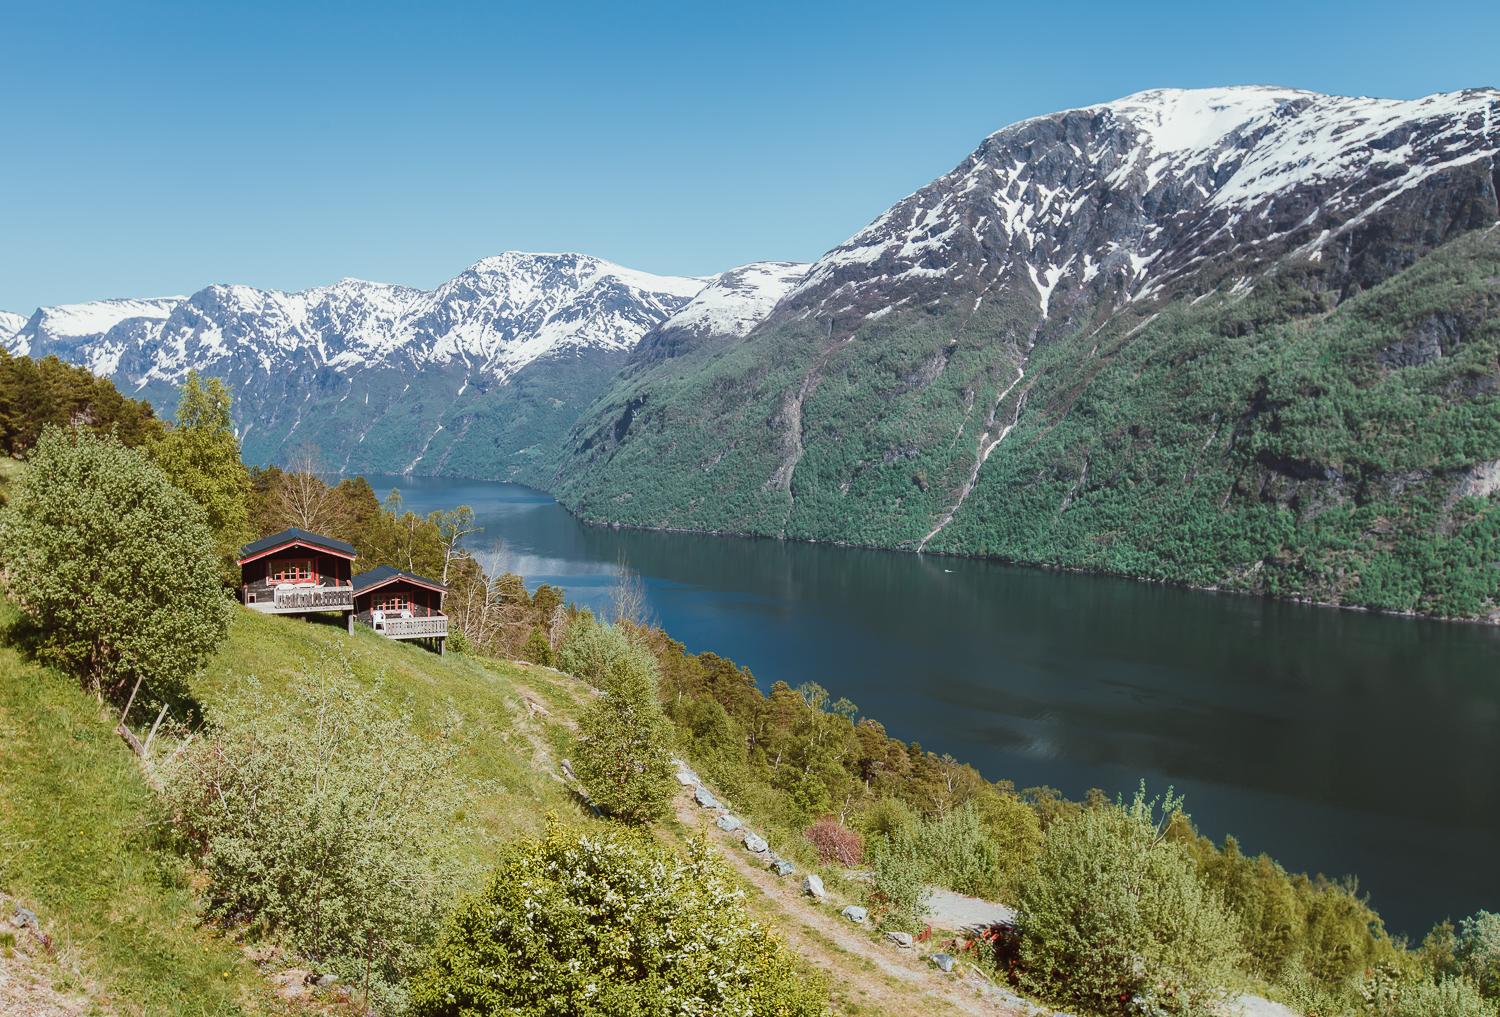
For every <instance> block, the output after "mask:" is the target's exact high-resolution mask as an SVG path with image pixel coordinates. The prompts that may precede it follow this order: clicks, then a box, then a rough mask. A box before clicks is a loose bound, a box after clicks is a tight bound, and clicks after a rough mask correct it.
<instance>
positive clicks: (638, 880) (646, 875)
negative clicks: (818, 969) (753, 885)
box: [411, 822, 827, 1017]
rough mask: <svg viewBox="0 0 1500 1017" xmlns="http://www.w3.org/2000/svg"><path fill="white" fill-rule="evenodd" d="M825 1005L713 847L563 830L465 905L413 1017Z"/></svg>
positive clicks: (793, 1013)
mask: <svg viewBox="0 0 1500 1017" xmlns="http://www.w3.org/2000/svg"><path fill="white" fill-rule="evenodd" d="M826 999H827V994H826V990H825V988H824V986H823V985H822V984H821V981H820V980H819V979H818V978H817V977H815V976H810V975H808V974H807V973H805V972H802V971H799V970H798V969H797V966H796V965H795V964H794V963H793V961H792V958H791V955H790V954H789V953H788V951H787V950H786V948H785V947H784V946H783V945H782V944H781V942H780V941H779V940H778V939H777V938H776V937H775V936H774V935H772V934H770V933H768V932H767V931H766V930H765V929H764V928H762V927H761V926H760V925H759V924H758V923H757V922H755V921H752V920H751V918H750V916H749V915H748V914H747V913H746V910H745V906H744V896H743V893H742V892H741V891H739V890H738V889H736V888H735V885H734V883H733V881H732V880H731V879H730V878H729V876H728V874H727V873H726V872H725V870H724V868H723V863H722V862H720V861H718V860H717V859H716V858H715V857H714V856H713V854H712V853H711V851H710V849H709V848H708V847H707V846H706V845H705V844H704V843H702V842H694V843H693V844H692V845H690V847H689V852H688V857H687V858H686V859H683V858H679V857H677V856H676V855H673V854H671V853H670V852H669V851H668V850H667V849H666V848H664V847H662V846H661V845H659V844H657V843H655V842H653V841H651V840H650V839H648V838H645V837H639V836H629V835H623V834H621V833H619V832H607V833H602V834H601V833H594V832H588V833H583V832H579V831H575V830H569V829H566V828H563V827H561V826H558V825H557V824H556V823H555V822H554V823H552V824H551V825H550V826H549V828H548V831H547V834H546V836H545V838H544V839H542V840H539V841H527V842H525V843H522V844H520V845H519V846H517V847H515V848H514V849H512V850H511V852H510V854H509V857H508V858H507V859H506V860H505V861H504V862H503V863H502V864H501V866H500V867H499V869H498V870H497V871H496V872H495V874H494V875H493V877H492V878H491V879H490V881H489V885H488V886H487V887H486V888H485V890H484V891H483V892H482V893H480V894H478V895H476V896H474V897H472V898H470V899H468V900H465V901H463V902H462V903H460V905H459V906H458V908H457V909H456V910H455V911H454V913H453V915H452V916H451V917H450V918H449V920H448V922H447V924H446V926H445V928H444V930H443V932H442V934H441V936H440V937H439V939H438V942H437V945H436V947H435V949H434V950H433V951H432V956H431V959H430V961H429V962H428V964H427V966H426V968H425V969H423V970H422V971H421V972H420V973H419V974H417V976H416V977H415V978H413V980H412V985H411V1004H412V1012H413V1014H414V1015H416V1017H466V1015H477V1014H502V1013H503V1014H510V1015H514V1017H555V1015H560V1014H568V1015H573V1017H627V1015H628V1017H668V1015H673V1017H675V1015H678V1014H725V1015H741V1017H750V1015H754V1014H774V1015H781V1017H812V1015H818V1014H823V1013H825V1012H826V1009H827V1006H826Z"/></svg>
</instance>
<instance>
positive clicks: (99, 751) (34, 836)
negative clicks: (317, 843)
mask: <svg viewBox="0 0 1500 1017" xmlns="http://www.w3.org/2000/svg"><path fill="white" fill-rule="evenodd" d="M14 619H15V612H14V609H13V608H11V607H10V606H9V605H8V604H4V603H3V602H0V623H3V624H4V625H5V626H7V627H8V626H9V624H10V623H12V622H13V621H14ZM340 652H349V653H351V655H352V657H353V661H354V666H355V671H356V674H358V675H359V676H360V677H361V678H362V679H364V680H367V681H369V682H370V684H371V688H372V691H373V690H378V691H377V692H376V694H379V695H381V696H383V697H385V698H386V699H387V700H388V701H389V702H390V704H391V706H392V707H393V708H402V709H405V710H406V711H407V712H408V713H410V715H411V716H412V718H413V722H414V723H416V724H418V725H419V726H421V727H422V728H424V729H432V728H433V727H434V726H435V725H436V724H438V723H441V722H442V721H444V720H445V719H446V717H447V714H448V709H449V706H450V704H451V705H452V706H453V707H454V708H455V709H457V710H458V711H459V712H460V714H461V716H462V730H463V731H464V732H465V733H466V734H467V736H468V738H469V745H468V748H467V750H466V751H465V752H464V753H463V755H462V756H461V758H460V763H459V765H460V766H461V767H463V769H464V771H465V772H466V774H467V775H468V776H470V777H473V778H474V779H476V780H478V781H480V782H482V786H483V787H484V791H483V793H482V794H481V795H480V797H479V799H478V800H477V801H476V802H475V803H474V805H473V808H472V813H471V815H470V816H469V817H468V818H469V819H470V820H471V821H472V822H473V824H474V828H475V832H476V835H475V836H473V837H471V838H467V843H466V844H464V854H465V858H466V861H468V862H470V863H471V864H473V865H475V866H482V865H484V864H486V863H487V862H488V861H489V860H491V859H492V858H493V856H494V853H495V851H496V850H498V848H499V847H500V845H501V844H502V842H504V841H507V840H510V839H512V838H514V837H516V836H518V835H520V834H524V833H528V832H533V831H535V830H537V829H538V828H539V827H540V826H541V824H542V822H543V820H544V817H545V815H546V813H547V812H548V811H549V810H551V811H557V812H559V813H560V814H562V815H564V816H568V817H572V818H577V817H578V815H579V813H578V810H577V808H576V807H575V806H574V805H573V804H572V802H571V800H570V797H569V795H568V794H567V792H566V791H565V790H564V789H563V787H562V786H561V785H560V784H559V783H557V782H556V781H555V780H554V779H553V778H552V777H551V776H550V774H552V773H555V772H556V767H555V766H553V765H550V764H549V763H548V759H549V758H550V757H553V756H555V752H554V751H553V745H552V744H549V743H551V742H555V741H556V740H557V739H558V738H560V737H561V735H560V734H559V733H558V732H557V731H556V730H555V729H553V728H549V727H547V726H543V725H536V724H529V723H525V722H524V718H525V717H526V716H527V715H528V712H529V711H528V709H527V707H526V705H525V703H524V700H523V698H522V697H523V695H525V696H529V697H530V698H531V699H532V700H533V701H534V702H536V703H537V704H538V705H540V706H542V707H543V708H544V709H546V710H548V711H550V712H554V713H556V714H559V715H562V714H566V713H568V712H571V711H572V710H573V709H574V706H573V701H572V697H571V694H570V693H569V692H568V685H569V683H568V682H567V680H565V679H562V678H561V677H560V676H557V675H554V674H550V673H548V672H544V671H541V670H540V669H538V670H534V671H524V670H523V669H522V668H521V667H518V666H513V665H504V664H494V663H488V662H483V663H482V662H480V661H477V660H475V659H473V658H469V657H462V656H457V655H449V656H448V657H446V658H441V659H439V658H438V657H436V656H435V655H434V654H431V653H428V652H426V651H423V650H420V649H418V648H416V647H413V646H406V645H401V644H395V643H391V642H388V641H386V640H384V639H381V638H380V637H378V636H375V635H374V634H373V633H361V634H359V635H357V636H356V637H354V638H353V639H349V638H348V637H346V636H345V635H344V634H343V629H342V628H340V627H336V626H329V625H321V624H309V623H306V622H302V621H299V620H295V619H276V618H266V617H261V616H258V615H252V614H250V613H249V612H239V613H238V614H237V615H236V618H235V622H234V626H233V629H232V631H231V635H230V639H229V641H228V642H227V643H226V644H225V647H224V649H223V650H222V651H221V652H220V654H219V655H218V657H217V659H216V660H215V661H214V662H213V665H212V667H211V668H210V670H209V673H208V674H207V675H206V676H205V677H204V679H203V680H202V681H201V682H200V684H199V686H198V688H197V692H198V695H199V697H200V699H201V700H202V701H203V702H204V704H205V705H206V706H209V707H212V706H214V705H217V704H222V703H223V702H224V701H225V700H226V698H227V697H228V696H229V695H230V694H231V693H232V692H233V691H234V690H235V689H236V687H237V686H238V685H239V684H240V683H241V682H242V681H243V679H244V676H246V675H250V674H253V675H255V676H256V677H257V678H258V679H259V680H260V681H261V682H262V684H263V685H264V686H265V687H266V688H267V689H268V690H270V691H272V692H273V693H274V691H275V690H276V688H277V687H278V686H284V685H285V684H286V683H288V682H289V681H291V680H293V676H294V675H295V674H296V673H297V672H298V671H299V669H300V668H301V667H302V666H303V665H304V664H316V662H317V661H318V660H320V659H322V658H324V657H326V656H327V655H329V654H336V653H340ZM382 675H383V676H385V678H386V679H387V680H386V681H385V682H383V683H382V682H380V681H379V680H378V679H379V677H380V676H382ZM523 690H524V691H523ZM151 812H152V806H151V800H150V792H149V790H148V789H147V787H146V785H145V782H144V780H143V779H142V777H141V773H140V770H139V769H138V767H137V766H136V764H135V762H134V759H133V757H132V756H131V755H130V753H129V751H128V750H127V749H126V748H125V746H124V744H123V743H122V742H121V741H120V739H119V738H117V737H116V736H115V734H114V733H113V731H112V721H111V719H110V718H109V717H107V716H105V715H104V714H103V713H102V712H101V711H100V709H99V707H98V706H97V704H96V703H95V702H94V700H93V699H92V698H90V697H89V696H87V695H85V694H83V693H82V692H80V691H79V689H78V687H77V684H76V683H75V682H73V681H72V680H70V679H69V678H67V677H66V676H64V675H61V674H59V673H57V672H55V671H53V670H51V669H49V668H44V667H41V666H38V665H36V664H33V663H31V662H29V661H27V660H26V659H25V658H23V656H22V655H21V654H20V653H19V652H18V651H17V650H16V649H15V648H14V647H12V646H10V645H6V644H5V641H4V640H3V639H0V889H3V890H4V891H5V892H8V893H10V894H12V895H14V896H16V897H17V898H18V899H20V900H21V901H23V902H25V903H28V904H29V905H30V906H32V907H33V908H34V909H35V910H36V911H37V912H38V913H39V914H40V915H41V917H42V919H43V921H44V923H45V928H46V929H47V931H48V932H49V933H50V934H51V935H52V936H53V937H54V938H55V939H56V940H57V942H58V944H59V948H60V949H61V950H62V951H64V954H65V955H66V956H68V957H69V959H70V960H71V961H72V962H73V964H72V966H73V967H75V968H76V969H77V970H78V971H79V972H80V974H81V976H82V980H83V981H85V982H87V983H91V984H92V986H93V987H94V989H95V991H96V993H97V994H98V995H99V996H100V997H102V998H103V1000H104V1001H105V1002H106V1003H107V1005H109V1006H110V1007H111V1008H112V1009H114V1010H115V1011H117V1012H121V1013H141V1014H146V1013H153V1014H156V1013H172V1014H187V1015H197V1014H205V1015H207V1014H231V1013H244V1012H265V1011H274V1009H275V1001H274V1000H273V999H272V998H271V997H270V996H269V995H268V994H267V992H266V990H265V987H264V983H263V982H262V980H261V979H260V977H259V975H258V973H257V971H256V970H255V968H254V967H253V966H252V965H251V964H250V963H249V962H247V961H246V960H245V959H244V958H243V957H242V956H241V954H240V952H239V951H238V950H237V949H236V948H235V947H234V946H233V945H232V944H230V943H229V942H227V941H226V940H224V939H222V938H220V937H218V936H216V935H214V934H212V933H210V932H209V931H207V930H205V929H202V928H199V927H198V926H197V924H196V919H195V907H194V901H193V895H192V893H191V891H190V889H189V888H188V885H187V873H186V871H185V870H184V868H183V866H182V865H181V864H180V863H179V862H178V861H177V860H176V859H175V858H174V857H172V856H171V855H169V854H166V853H164V852H161V851H158V850H157V849H156V848H155V847H154V845H153V837H152V831H151V829H150V826H149V821H150V820H149V817H150V816H151Z"/></svg>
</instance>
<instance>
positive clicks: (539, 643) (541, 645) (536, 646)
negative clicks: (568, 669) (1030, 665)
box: [521, 625, 552, 667]
mask: <svg viewBox="0 0 1500 1017" xmlns="http://www.w3.org/2000/svg"><path fill="white" fill-rule="evenodd" d="M521 657H522V659H524V660H529V661H531V662H532V663H533V664H540V665H542V666H543V667H551V666H552V644H551V643H549V642H547V635H546V633H544V632H543V631H542V629H541V626H539V625H533V626H532V627H531V635H530V636H529V637H527V639H526V645H525V646H524V647H522V649H521Z"/></svg>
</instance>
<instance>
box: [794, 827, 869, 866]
mask: <svg viewBox="0 0 1500 1017" xmlns="http://www.w3.org/2000/svg"><path fill="white" fill-rule="evenodd" d="M803 835H804V836H805V837H807V839H808V840H809V841H810V842H811V843H812V846H813V847H814V848H816V849H817V852H818V857H819V858H820V859H822V861H823V864H825V865H844V866H851V865H858V864H860V863H861V862H863V861H864V859H865V840H864V838H863V837H861V836H860V835H859V834H857V833H855V832H854V831H853V830H851V829H849V828H848V827H847V826H845V825H844V824H843V823H840V822H839V821H838V820H837V819H835V818H833V817H832V816H824V817H823V818H821V819H819V820H817V821H816V822H814V823H813V824H812V825H811V826H809V827H808V828H807V829H806V830H805V831H803Z"/></svg>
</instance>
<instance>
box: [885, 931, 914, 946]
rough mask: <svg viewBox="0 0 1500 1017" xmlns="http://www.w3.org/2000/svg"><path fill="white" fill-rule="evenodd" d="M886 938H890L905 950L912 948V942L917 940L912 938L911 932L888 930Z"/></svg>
mask: <svg viewBox="0 0 1500 1017" xmlns="http://www.w3.org/2000/svg"><path fill="white" fill-rule="evenodd" d="M885 938H886V939H889V940H890V941H891V942H892V943H895V944H896V945H897V946H899V947H900V948H901V949H903V950H910V949H911V947H912V943H913V942H915V940H913V939H912V938H911V933H910V932H887V933H886V934H885Z"/></svg>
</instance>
